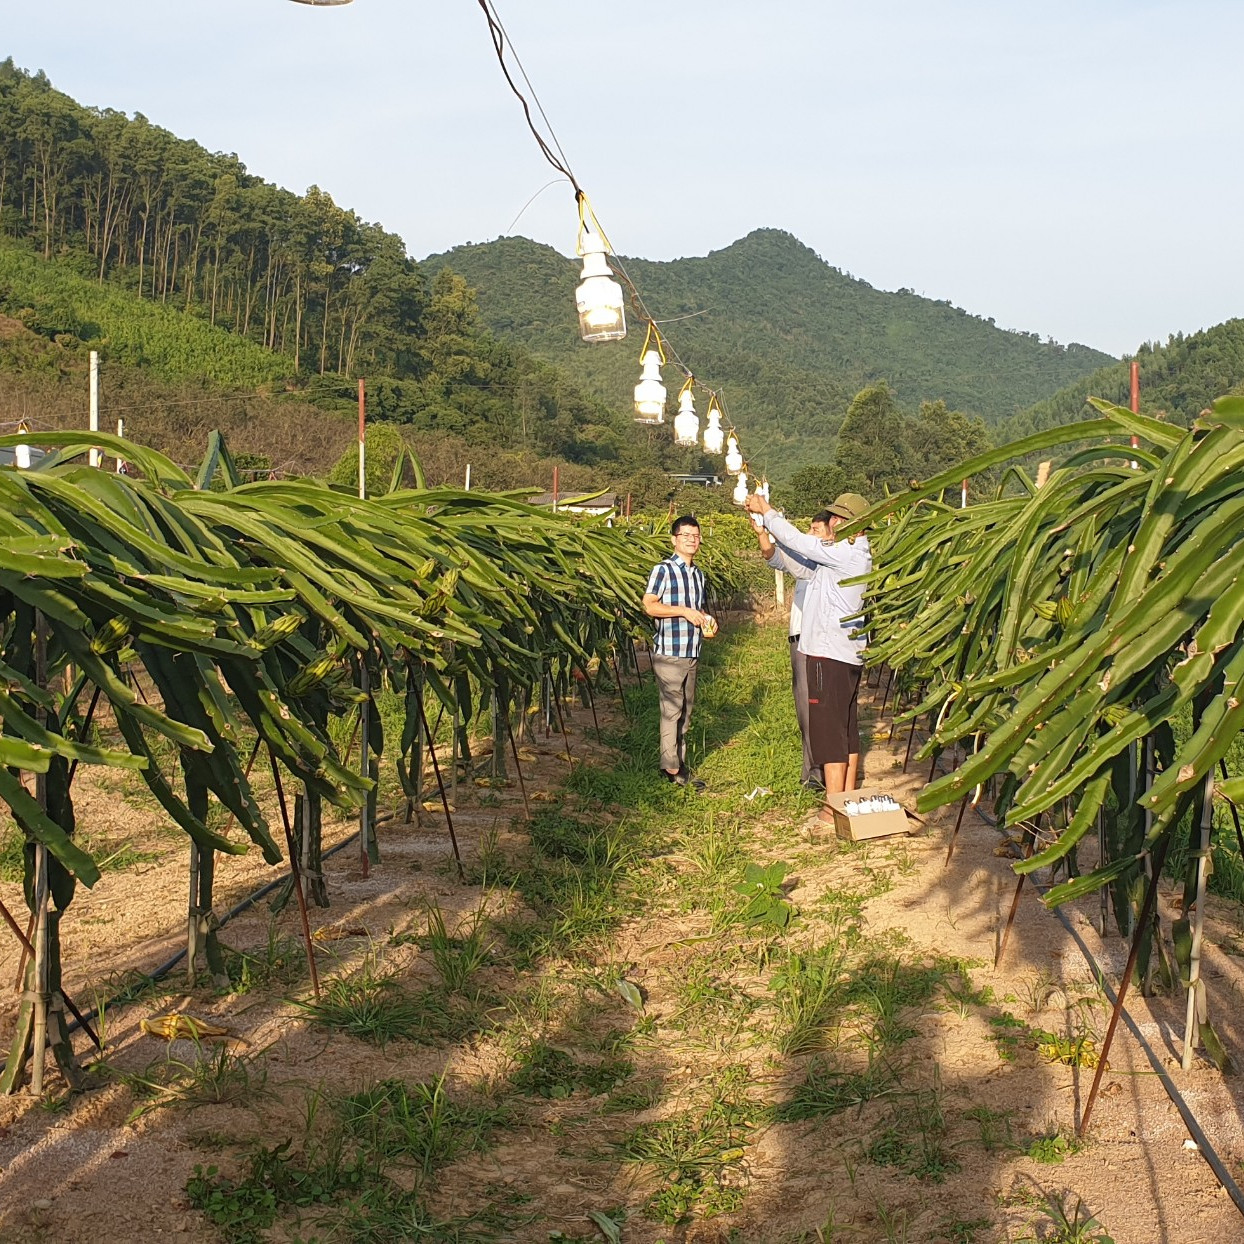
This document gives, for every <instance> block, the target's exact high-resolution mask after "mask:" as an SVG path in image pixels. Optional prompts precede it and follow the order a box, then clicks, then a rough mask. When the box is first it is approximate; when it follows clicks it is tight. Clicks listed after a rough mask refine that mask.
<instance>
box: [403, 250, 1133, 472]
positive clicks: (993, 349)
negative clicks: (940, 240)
mask: <svg viewBox="0 0 1244 1244" xmlns="http://www.w3.org/2000/svg"><path fill="white" fill-rule="evenodd" d="M621 262H622V263H623V265H624V266H625V268H626V270H627V272H628V273H629V274H630V276H631V278H632V279H633V280H634V282H635V284H636V285H637V286H638V287H639V289H640V291H641V292H642V294H643V296H644V299H645V302H646V303H647V306H648V308H649V310H650V311H651V313H652V314H653V315H654V316H655V318H656V319H657V320H658V321H663V320H670V321H676V322H673V323H671V324H670V325H669V327H668V333H669V335H670V337H671V339H672V340H673V343H674V345H675V346H676V347H677V349H678V350H679V352H680V354H681V356H682V359H683V361H684V362H685V363H686V365H687V366H688V367H690V368H691V370H692V371H693V372H695V374H696V375H697V377H699V378H701V379H702V380H704V381H705V382H706V383H708V384H709V385H711V386H713V387H717V386H723V387H724V389H725V393H726V398H727V405H728V407H729V413H730V414H731V415H732V417H733V419H734V422H735V423H736V424H737V425H738V427H739V430H740V434H741V439H742V441H743V443H744V446H745V449H746V450H747V452H748V456H749V458H750V459H751V460H752V463H753V465H754V466H756V467H757V468H759V469H764V470H767V471H768V472H769V473H770V474H773V475H776V476H779V477H784V476H787V475H789V474H790V472H791V471H793V470H794V469H795V468H796V467H797V466H799V465H803V464H808V463H814V462H820V461H824V460H826V459H827V458H829V457H832V452H833V440H832V438H833V437H834V436H835V435H836V433H837V431H838V428H839V425H840V424H841V422H842V419H843V417H844V415H845V414H846V411H847V408H848V406H849V405H850V403H851V401H852V399H853V397H854V396H855V394H856V393H857V392H858V391H859V390H861V389H863V388H865V387H867V386H868V385H871V384H874V383H876V382H877V381H880V380H884V381H886V382H888V384H889V386H890V388H891V390H892V391H893V393H894V394H895V397H896V399H897V401H898V403H899V404H900V406H901V407H902V408H903V409H904V410H906V411H909V412H911V413H913V414H914V413H915V412H916V410H917V409H918V408H919V406H920V404H921V403H922V402H925V401H930V402H937V401H944V402H945V403H946V405H947V407H949V408H950V409H952V410H959V411H962V412H963V413H965V414H967V415H979V416H981V417H982V418H984V419H985V420H986V421H987V422H996V421H999V420H1002V419H1004V418H1006V417H1009V416H1013V415H1015V414H1016V413H1018V412H1019V411H1021V410H1024V409H1025V408H1027V407H1028V406H1030V405H1031V404H1032V403H1034V402H1035V401H1037V400H1039V399H1040V398H1042V397H1044V396H1046V395H1048V394H1050V393H1051V392H1053V391H1056V390H1058V389H1060V388H1062V387H1064V386H1065V385H1067V384H1069V383H1071V382H1073V381H1075V380H1078V379H1080V378H1081V377H1083V376H1085V375H1088V374H1090V373H1092V372H1094V371H1096V370H1097V369H1098V368H1100V367H1101V366H1102V365H1103V364H1104V363H1106V362H1108V361H1111V360H1110V356H1109V355H1105V354H1102V353H1101V352H1099V351H1097V350H1092V349H1089V348H1088V347H1086V346H1080V345H1071V346H1062V345H1058V344H1057V343H1055V342H1053V341H1045V342H1042V341H1041V340H1040V339H1039V338H1038V337H1037V336H1036V335H1035V334H1029V333H1015V332H1005V331H1003V330H1002V329H999V328H997V327H995V326H994V325H993V323H992V322H990V321H988V320H983V319H979V318H977V317H975V316H971V315H968V314H967V313H966V312H965V311H962V310H960V309H959V308H957V307H952V306H951V305H950V304H949V303H946V302H934V301H931V300H930V299H927V298H922V297H919V296H917V295H916V294H914V293H912V292H911V291H909V290H901V291H899V292H897V293H886V292H884V291H882V290H877V289H874V288H872V286H870V285H868V284H867V283H866V282H864V281H861V280H857V279H856V278H854V277H851V276H849V275H847V274H845V273H843V272H841V271H839V270H838V269H836V268H832V267H830V266H829V265H828V264H826V263H825V262H824V261H823V260H821V259H820V258H819V257H818V256H817V255H816V254H815V253H814V252H813V251H811V250H810V249H809V248H808V247H806V246H804V245H803V244H802V243H801V242H799V241H798V240H797V239H796V238H794V237H792V236H791V235H790V234H788V233H783V232H781V231H780V230H775V229H759V230H756V231H755V232H753V233H751V234H749V235H748V236H747V237H745V238H743V239H741V240H740V241H737V242H735V243H733V244H732V245H731V246H728V247H726V248H725V249H723V250H720V251H714V252H713V253H711V254H710V255H707V256H705V257H704V258H694V259H678V260H673V261H671V262H668V263H656V262H650V261H647V260H640V259H630V258H623V259H622V260H621ZM424 263H425V266H426V267H428V268H429V269H430V270H439V269H441V268H442V267H448V268H450V269H452V270H453V271H455V272H459V273H461V274H462V275H463V276H465V277H466V279H467V281H468V282H469V283H470V284H471V285H472V286H473V287H474V288H475V290H476V291H477V293H478V296H479V305H480V311H481V314H482V316H483V318H484V321H485V323H487V325H488V326H489V328H491V329H492V331H493V332H495V333H497V334H498V335H500V336H503V337H505V338H506V339H507V340H516V341H518V342H520V343H521V344H522V345H523V346H525V347H526V348H527V349H530V350H532V351H533V352H534V353H536V354H538V355H539V356H540V357H542V358H546V359H549V360H551V361H553V362H556V363H558V364H559V365H560V366H562V367H564V368H566V370H568V371H569V372H570V373H571V374H572V375H574V376H576V377H577V378H580V379H582V381H583V382H584V383H585V384H586V385H588V386H589V387H590V388H591V389H593V390H594V391H595V392H598V393H601V394H619V393H626V392H629V386H631V385H633V384H634V383H635V380H636V379H637V378H638V363H637V359H638V353H639V348H640V346H641V344H642V341H641V339H640V338H639V337H638V336H635V338H634V339H633V340H632V339H631V338H628V339H627V341H625V342H623V343H619V344H618V345H616V346H614V345H609V346H599V347H594V348H592V349H590V350H589V349H585V348H584V347H583V345H582V343H581V342H579V341H578V337H577V334H576V332H575V325H574V322H573V320H572V319H571V318H570V317H569V316H568V315H567V312H566V308H567V307H569V306H570V305H572V302H573V298H574V286H575V283H576V280H577V268H576V265H575V263H574V262H573V261H572V260H570V259H567V258H566V257H564V256H562V255H560V254H558V253H557V252H556V251H554V250H553V249H551V248H550V247H547V246H542V245H540V244H538V243H536V242H531V241H528V240H527V239H526V238H500V239H498V240H497V241H495V242H488V243H483V244H480V245H473V246H461V247H458V248H456V249H454V250H452V251H449V252H447V253H446V254H444V255H437V256H431V257H429V258H428V259H427V260H425V261H424ZM680 317H688V318H680Z"/></svg>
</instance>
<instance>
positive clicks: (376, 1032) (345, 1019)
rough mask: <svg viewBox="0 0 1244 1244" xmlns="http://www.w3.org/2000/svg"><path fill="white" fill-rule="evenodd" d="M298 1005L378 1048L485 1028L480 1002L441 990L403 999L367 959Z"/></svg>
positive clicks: (452, 1036) (395, 985)
mask: <svg viewBox="0 0 1244 1244" xmlns="http://www.w3.org/2000/svg"><path fill="white" fill-rule="evenodd" d="M297 1005H298V1006H299V1007H301V1008H302V1009H303V1010H304V1011H305V1012H306V1014H307V1015H308V1016H309V1018H311V1019H312V1020H314V1021H315V1022H316V1023H318V1024H323V1025H325V1027H328V1028H335V1029H337V1030H338V1031H339V1032H345V1033H349V1034H350V1035H351V1036H354V1037H358V1038H359V1039H360V1040H363V1041H368V1042H370V1043H371V1044H373V1045H378V1046H380V1048H381V1049H383V1048H384V1047H385V1046H386V1045H387V1044H388V1043H389V1042H390V1041H395V1040H409V1041H422V1042H425V1043H430V1042H435V1041H444V1040H452V1039H455V1038H459V1037H464V1036H467V1035H468V1034H469V1033H472V1032H477V1031H478V1030H479V1029H480V1027H481V1025H482V1023H483V1013H482V1010H481V1007H480V1005H479V999H470V1000H464V999H461V998H457V997H454V996H451V995H448V994H446V993H445V991H444V990H443V989H439V988H432V989H425V990H424V991H423V992H422V993H419V994H414V995H411V994H407V993H406V992H404V991H403V990H402V988H401V986H400V985H399V984H398V983H397V980H396V979H395V978H394V977H393V976H392V975H386V974H384V973H382V972H380V971H379V970H378V969H377V967H376V965H375V963H374V961H371V960H369V961H368V962H367V963H366V964H364V965H363V967H362V968H360V969H359V971H358V972H356V973H355V974H354V975H353V976H350V977H344V976H342V977H336V978H335V979H333V980H331V981H329V982H328V984H327V985H326V986H325V987H324V989H323V990H322V992H321V994H320V997H319V998H318V999H316V1000H313V1001H300V1002H298V1003H297Z"/></svg>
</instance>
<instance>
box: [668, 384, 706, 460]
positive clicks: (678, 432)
mask: <svg viewBox="0 0 1244 1244" xmlns="http://www.w3.org/2000/svg"><path fill="white" fill-rule="evenodd" d="M699 439H700V416H699V415H697V414H696V413H695V398H694V397H692V396H691V378H690V377H688V378H687V383H686V384H684V385H683V387H682V392H681V393H680V394H679V395H678V414H676V415H675V416H674V444H675V445H684V446H687V447H690V446H692V445H694V444H695V443H696V442H697V441H698V440H699Z"/></svg>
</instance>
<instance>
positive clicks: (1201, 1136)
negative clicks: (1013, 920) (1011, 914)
mask: <svg viewBox="0 0 1244 1244" xmlns="http://www.w3.org/2000/svg"><path fill="white" fill-rule="evenodd" d="M1029 880H1030V881H1032V884H1033V888H1034V889H1036V890H1037V891H1038V893H1040V894H1045V893H1046V891H1047V890H1048V889H1049V886H1041V885H1038V884H1037V882H1036V881H1034V880H1033V879H1032V878H1031V877H1029ZM1053 911H1054V914H1055V915H1056V916H1057V917H1058V918H1059V920H1060V921H1062V925H1063V928H1064V929H1066V930H1067V932H1068V933H1069V934H1071V940H1072V941H1074V942H1075V944H1076V945H1077V946H1078V947H1079V948H1080V953H1081V954H1082V955H1083V956H1084V961H1085V962H1086V963H1087V964H1088V965H1089V967H1090V968H1091V969H1092V971H1093V974H1094V976H1096V978H1097V980H1098V981H1099V982H1100V984H1101V987H1102V990H1103V991H1104V992H1105V995H1106V997H1107V998H1109V999H1110V1005H1111V1006H1113V1005H1114V1004H1115V1001H1116V1000H1117V995H1116V994H1115V992H1114V990H1113V989H1112V988H1111V987H1110V982H1109V981H1107V980H1106V976H1105V973H1104V972H1103V971H1102V970H1101V965H1100V964H1099V963H1098V962H1097V960H1096V959H1095V958H1093V952H1092V951H1091V950H1089V948H1088V946H1086V945H1085V943H1084V939H1083V938H1082V937H1081V936H1080V934H1079V933H1077V932H1076V930H1075V928H1074V927H1073V926H1072V923H1071V921H1070V920H1068V919H1067V916H1066V913H1064V911H1063V909H1062V908H1061V907H1055V908H1054V909H1053ZM1119 1014H1120V1015H1121V1016H1122V1017H1123V1022H1124V1023H1125V1024H1126V1025H1127V1030H1128V1031H1129V1032H1130V1033H1131V1034H1132V1036H1133V1037H1134V1038H1135V1039H1136V1041H1137V1043H1138V1044H1139V1045H1140V1048H1141V1049H1142V1050H1144V1052H1145V1057H1146V1058H1147V1059H1148V1060H1149V1065H1150V1066H1151V1067H1152V1068H1153V1070H1154V1074H1155V1075H1156V1076H1157V1077H1158V1079H1159V1080H1160V1081H1161V1082H1162V1087H1163V1088H1164V1089H1165V1090H1166V1095H1167V1097H1169V1098H1170V1099H1171V1102H1172V1103H1173V1104H1174V1107H1175V1109H1176V1110H1178V1111H1179V1116H1180V1118H1181V1119H1183V1121H1184V1126H1185V1127H1186V1128H1187V1129H1188V1135H1189V1136H1191V1137H1192V1139H1193V1141H1194V1142H1195V1143H1196V1147H1197V1152H1198V1153H1200V1155H1201V1156H1202V1157H1203V1158H1204V1159H1205V1161H1206V1162H1208V1163H1209V1168H1210V1170H1211V1171H1213V1172H1214V1176H1215V1177H1216V1178H1217V1180H1218V1182H1219V1183H1220V1184H1221V1185H1222V1186H1223V1189H1224V1190H1225V1192H1226V1194H1227V1195H1228V1196H1229V1197H1230V1198H1231V1200H1232V1201H1234V1202H1235V1208H1236V1209H1238V1210H1239V1211H1240V1213H1241V1214H1244V1192H1241V1191H1240V1186H1239V1185H1238V1184H1237V1183H1236V1182H1235V1180H1234V1179H1232V1178H1231V1175H1230V1173H1229V1172H1228V1171H1227V1168H1226V1167H1225V1166H1224V1165H1223V1162H1222V1159H1221V1158H1220V1157H1219V1156H1218V1153H1217V1151H1216V1150H1215V1149H1214V1146H1213V1144H1211V1143H1210V1140H1209V1137H1208V1136H1206V1135H1205V1133H1204V1132H1203V1131H1202V1130H1201V1125H1200V1124H1199V1123H1198V1122H1197V1119H1196V1115H1194V1114H1193V1113H1192V1107H1191V1106H1189V1105H1188V1103H1187V1102H1186V1101H1185V1100H1184V1096H1183V1094H1182V1093H1181V1092H1180V1091H1179V1088H1178V1086H1177V1085H1176V1084H1175V1081H1174V1080H1172V1079H1171V1077H1170V1076H1169V1075H1168V1074H1167V1071H1166V1068H1165V1067H1164V1066H1163V1065H1162V1061H1161V1059H1159V1058H1158V1056H1157V1054H1156V1053H1154V1050H1153V1047H1152V1046H1151V1045H1150V1044H1149V1042H1148V1041H1146V1040H1145V1038H1144V1037H1143V1036H1141V1032H1140V1029H1139V1028H1138V1027H1137V1025H1136V1021H1135V1020H1134V1019H1133V1018H1132V1016H1131V1014H1130V1013H1129V1011H1128V1009H1127V1007H1126V1006H1124V1007H1122V1008H1121V1010H1120V1012H1119Z"/></svg>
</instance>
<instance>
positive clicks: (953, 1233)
mask: <svg viewBox="0 0 1244 1244" xmlns="http://www.w3.org/2000/svg"><path fill="white" fill-rule="evenodd" d="M990 1226H991V1223H990V1220H989V1219H988V1218H971V1219H968V1218H947V1219H944V1220H943V1221H942V1222H941V1223H940V1224H939V1228H938V1237H937V1238H938V1239H939V1240H945V1241H946V1244H976V1237H977V1235H978V1234H979V1233H980V1232H981V1231H987V1230H988V1229H989V1227H990Z"/></svg>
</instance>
